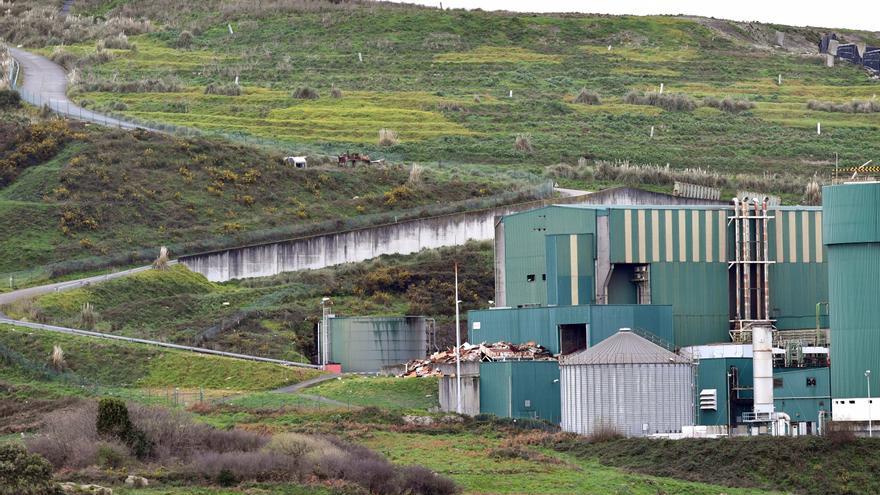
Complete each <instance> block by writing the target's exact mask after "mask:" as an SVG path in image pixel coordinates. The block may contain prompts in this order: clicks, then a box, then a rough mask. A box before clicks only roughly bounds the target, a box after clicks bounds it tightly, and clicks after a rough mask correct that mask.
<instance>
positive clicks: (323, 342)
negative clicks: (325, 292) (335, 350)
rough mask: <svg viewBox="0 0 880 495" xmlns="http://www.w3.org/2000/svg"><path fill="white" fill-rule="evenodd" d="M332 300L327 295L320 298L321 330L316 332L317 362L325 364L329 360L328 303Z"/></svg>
mask: <svg viewBox="0 0 880 495" xmlns="http://www.w3.org/2000/svg"><path fill="white" fill-rule="evenodd" d="M331 304H332V302H331V301H330V298H329V297H324V298H321V331H320V332H318V356H319V358H318V359H319V363H318V364H322V365H326V364H327V361H329V360H330V346H329V345H328V342H327V341H328V340H329V337H330V329H329V328H328V326H329V324H330V305H331Z"/></svg>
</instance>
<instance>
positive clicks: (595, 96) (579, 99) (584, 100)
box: [574, 88, 602, 105]
mask: <svg viewBox="0 0 880 495" xmlns="http://www.w3.org/2000/svg"><path fill="white" fill-rule="evenodd" d="M574 102H575V103H581V104H583V105H600V104H601V103H602V99H601V98H600V97H599V93H597V92H595V91H593V90H591V89H587V88H581V90H580V92H579V93H578V94H577V96H575V98H574Z"/></svg>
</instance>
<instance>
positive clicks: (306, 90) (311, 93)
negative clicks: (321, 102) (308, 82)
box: [290, 86, 320, 100]
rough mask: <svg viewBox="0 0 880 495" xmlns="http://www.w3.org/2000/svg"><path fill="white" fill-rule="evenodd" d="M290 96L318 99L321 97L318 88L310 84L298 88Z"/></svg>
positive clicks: (301, 98)
mask: <svg viewBox="0 0 880 495" xmlns="http://www.w3.org/2000/svg"><path fill="white" fill-rule="evenodd" d="M290 96H292V97H294V98H296V99H299V100H317V99H318V98H319V97H320V95H319V94H318V91H317V90H315V89H312V88H310V87H308V86H301V87H299V88H296V89H295V90H293V93H291V95H290Z"/></svg>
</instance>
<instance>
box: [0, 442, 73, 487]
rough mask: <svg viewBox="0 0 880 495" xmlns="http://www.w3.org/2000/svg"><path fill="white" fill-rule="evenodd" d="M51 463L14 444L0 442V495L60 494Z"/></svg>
mask: <svg viewBox="0 0 880 495" xmlns="http://www.w3.org/2000/svg"><path fill="white" fill-rule="evenodd" d="M61 493H62V491H61V488H60V487H59V486H58V485H57V484H55V483H54V482H53V481H52V465H51V464H49V463H48V462H47V461H46V459H44V458H42V457H40V456H39V455H37V454H30V453H28V451H27V450H25V449H24V448H23V447H21V446H18V445H15V444H9V443H7V444H0V495H61Z"/></svg>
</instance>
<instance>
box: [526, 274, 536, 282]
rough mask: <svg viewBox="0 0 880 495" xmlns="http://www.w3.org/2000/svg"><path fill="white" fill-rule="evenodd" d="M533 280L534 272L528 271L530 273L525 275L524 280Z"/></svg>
mask: <svg viewBox="0 0 880 495" xmlns="http://www.w3.org/2000/svg"><path fill="white" fill-rule="evenodd" d="M534 281H535V274H534V273H530V274H528V275H526V282H534Z"/></svg>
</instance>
